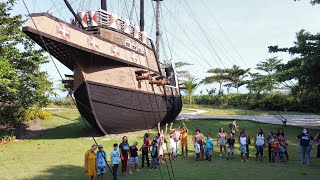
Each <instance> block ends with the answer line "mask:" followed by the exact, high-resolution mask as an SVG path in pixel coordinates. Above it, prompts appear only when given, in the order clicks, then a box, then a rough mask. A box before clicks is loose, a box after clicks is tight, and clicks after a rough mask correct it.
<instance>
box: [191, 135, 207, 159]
mask: <svg viewBox="0 0 320 180" xmlns="http://www.w3.org/2000/svg"><path fill="white" fill-rule="evenodd" d="M192 141H193V144H194V146H195V148H196V145H197V144H199V146H200V147H199V149H200V157H201V160H203V155H204V149H203V142H204V136H203V134H202V133H201V132H200V129H196V134H195V135H194V136H193V138H192ZM200 157H199V156H197V158H196V159H197V160H200Z"/></svg>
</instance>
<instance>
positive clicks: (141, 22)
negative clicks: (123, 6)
mask: <svg viewBox="0 0 320 180" xmlns="http://www.w3.org/2000/svg"><path fill="white" fill-rule="evenodd" d="M140 30H141V31H144V0H140Z"/></svg>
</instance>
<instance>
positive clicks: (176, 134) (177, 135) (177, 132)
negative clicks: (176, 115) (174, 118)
mask: <svg viewBox="0 0 320 180" xmlns="http://www.w3.org/2000/svg"><path fill="white" fill-rule="evenodd" d="M172 125H173V123H171V124H170V131H171V132H172V133H173V139H174V142H175V146H176V149H175V152H174V157H177V156H178V147H179V143H180V136H181V130H180V126H179V127H178V128H177V129H172Z"/></svg>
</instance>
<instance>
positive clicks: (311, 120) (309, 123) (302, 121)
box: [177, 108, 320, 129]
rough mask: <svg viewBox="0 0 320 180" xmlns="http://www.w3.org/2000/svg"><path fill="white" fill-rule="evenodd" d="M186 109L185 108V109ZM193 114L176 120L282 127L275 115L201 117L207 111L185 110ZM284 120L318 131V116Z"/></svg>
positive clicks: (295, 117)
mask: <svg viewBox="0 0 320 180" xmlns="http://www.w3.org/2000/svg"><path fill="white" fill-rule="evenodd" d="M185 109H187V108H185ZM187 110H192V111H194V112H190V113H183V114H182V113H181V114H180V115H179V116H178V117H177V120H182V119H192V120H234V119H236V120H240V121H243V120H245V121H248V120H249V121H255V122H259V123H269V124H280V125H282V124H283V122H282V119H281V118H280V117H279V116H276V115H267V116H202V115H199V114H202V113H205V112H207V111H204V110H198V109H187ZM282 117H283V118H284V119H286V120H287V125H289V126H298V127H308V128H313V129H320V115H282Z"/></svg>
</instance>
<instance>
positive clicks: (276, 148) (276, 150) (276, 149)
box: [271, 136, 280, 164]
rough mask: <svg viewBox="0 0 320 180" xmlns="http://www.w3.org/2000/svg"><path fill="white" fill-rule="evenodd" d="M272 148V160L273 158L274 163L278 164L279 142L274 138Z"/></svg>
mask: <svg viewBox="0 0 320 180" xmlns="http://www.w3.org/2000/svg"><path fill="white" fill-rule="evenodd" d="M271 146H272V151H273V158H274V163H275V164H279V160H280V154H279V153H280V148H279V146H280V145H279V141H278V139H277V138H276V137H275V136H274V141H273V142H272V144H271Z"/></svg>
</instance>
